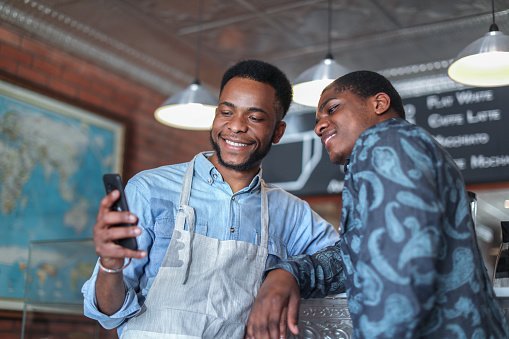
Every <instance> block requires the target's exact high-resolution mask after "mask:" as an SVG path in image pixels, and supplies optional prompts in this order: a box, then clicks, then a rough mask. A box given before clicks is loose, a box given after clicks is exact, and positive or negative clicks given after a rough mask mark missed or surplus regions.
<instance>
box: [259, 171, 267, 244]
mask: <svg viewBox="0 0 509 339" xmlns="http://www.w3.org/2000/svg"><path fill="white" fill-rule="evenodd" d="M260 189H261V199H262V201H261V203H262V205H261V216H260V217H261V220H260V221H261V225H260V233H261V234H260V247H262V248H267V249H268V247H269V201H268V198H267V185H266V184H265V181H264V180H263V179H261V182H260Z"/></svg>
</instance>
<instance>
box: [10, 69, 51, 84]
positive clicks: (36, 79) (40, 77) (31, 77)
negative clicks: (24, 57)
mask: <svg viewBox="0 0 509 339" xmlns="http://www.w3.org/2000/svg"><path fill="white" fill-rule="evenodd" d="M17 73H18V75H19V76H21V77H24V78H25V79H27V80H28V81H30V82H32V83H37V84H47V83H48V75H47V74H44V73H42V72H38V71H36V70H34V69H32V68H29V67H26V66H24V65H19V66H18V72H17Z"/></svg>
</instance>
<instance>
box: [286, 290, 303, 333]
mask: <svg viewBox="0 0 509 339" xmlns="http://www.w3.org/2000/svg"><path fill="white" fill-rule="evenodd" d="M299 307H300V292H299V293H297V294H296V293H293V294H292V295H291V296H290V301H289V303H288V316H287V318H286V319H287V322H288V329H289V330H290V331H291V332H292V333H293V334H294V335H298V334H299V327H298V323H299Z"/></svg>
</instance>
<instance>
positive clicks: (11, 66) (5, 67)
mask: <svg viewBox="0 0 509 339" xmlns="http://www.w3.org/2000/svg"><path fill="white" fill-rule="evenodd" d="M0 69H1V70H2V71H4V72H10V73H13V74H16V73H17V71H18V62H17V61H15V60H12V59H8V58H3V57H2V56H1V55H0Z"/></svg>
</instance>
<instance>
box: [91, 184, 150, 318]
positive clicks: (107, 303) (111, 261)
mask: <svg viewBox="0 0 509 339" xmlns="http://www.w3.org/2000/svg"><path fill="white" fill-rule="evenodd" d="M118 196H119V193H118V191H114V192H112V193H110V194H109V195H107V196H106V197H105V198H103V200H102V201H101V205H100V207H99V213H98V216H97V222H96V224H95V226H94V244H95V248H96V252H97V255H98V256H99V258H100V259H99V260H100V261H101V264H102V265H103V266H104V267H105V268H108V269H115V268H119V267H122V266H123V265H124V260H125V258H143V257H145V256H146V252H144V251H133V250H129V249H126V248H124V247H122V246H120V245H117V244H115V243H114V240H117V239H122V238H127V237H135V236H137V235H139V234H140V233H141V229H140V228H138V227H137V226H130V227H112V225H114V224H119V223H130V224H133V223H135V222H136V221H137V218H136V216H135V215H133V214H131V213H129V212H111V211H110V207H111V205H112V204H113V203H114V202H115V201H116V200H117V199H118ZM123 278H124V274H123V271H120V272H117V273H108V272H105V271H104V270H102V269H99V271H98V274H97V280H96V283H95V291H96V301H97V308H98V310H99V311H101V312H102V313H104V314H106V315H112V314H113V313H115V312H117V311H118V310H119V309H120V307H121V306H122V305H123V304H124V300H125V297H126V288H125V286H124V279H123Z"/></svg>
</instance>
